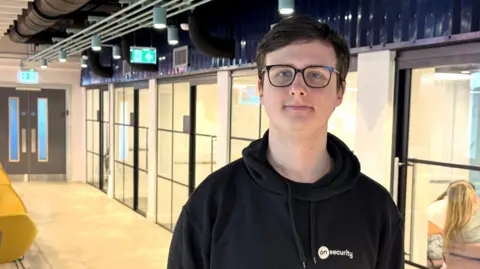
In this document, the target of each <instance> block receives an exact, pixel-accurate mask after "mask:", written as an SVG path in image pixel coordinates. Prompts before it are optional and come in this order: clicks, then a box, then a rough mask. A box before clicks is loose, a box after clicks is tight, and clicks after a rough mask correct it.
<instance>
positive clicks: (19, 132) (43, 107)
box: [0, 88, 67, 181]
mask: <svg viewBox="0 0 480 269" xmlns="http://www.w3.org/2000/svg"><path fill="white" fill-rule="evenodd" d="M66 112H67V111H66V103H65V91H64V90H53V89H52V90H51V89H41V90H38V91H20V90H16V89H14V88H0V149H2V150H0V163H2V166H3V168H4V169H5V171H6V173H7V174H8V175H9V177H10V179H11V180H22V181H23V180H24V179H28V180H45V181H53V180H60V181H63V180H66V116H67V113H66Z"/></svg>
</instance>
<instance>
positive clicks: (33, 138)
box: [30, 128, 37, 153]
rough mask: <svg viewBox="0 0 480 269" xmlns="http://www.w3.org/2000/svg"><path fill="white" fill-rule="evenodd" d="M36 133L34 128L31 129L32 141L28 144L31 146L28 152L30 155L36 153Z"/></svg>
mask: <svg viewBox="0 0 480 269" xmlns="http://www.w3.org/2000/svg"><path fill="white" fill-rule="evenodd" d="M36 135H37V133H36V132H35V128H32V136H31V138H32V141H31V143H30V145H31V148H30V151H31V152H32V153H35V152H36V151H37V137H36Z"/></svg>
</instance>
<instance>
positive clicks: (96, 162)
mask: <svg viewBox="0 0 480 269" xmlns="http://www.w3.org/2000/svg"><path fill="white" fill-rule="evenodd" d="M92 155H93V164H92V167H93V176H92V179H93V185H94V186H96V187H97V188H98V187H99V186H100V156H98V155H96V154H92Z"/></svg>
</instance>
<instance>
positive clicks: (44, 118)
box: [37, 98, 48, 162]
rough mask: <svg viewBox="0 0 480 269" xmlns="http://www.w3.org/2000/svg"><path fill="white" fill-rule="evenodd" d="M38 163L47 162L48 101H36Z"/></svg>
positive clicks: (45, 99)
mask: <svg viewBox="0 0 480 269" xmlns="http://www.w3.org/2000/svg"><path fill="white" fill-rule="evenodd" d="M37 110H38V111H37V125H38V126H37V130H38V136H37V137H38V161H40V162H46V161H48V100H47V98H38V100H37Z"/></svg>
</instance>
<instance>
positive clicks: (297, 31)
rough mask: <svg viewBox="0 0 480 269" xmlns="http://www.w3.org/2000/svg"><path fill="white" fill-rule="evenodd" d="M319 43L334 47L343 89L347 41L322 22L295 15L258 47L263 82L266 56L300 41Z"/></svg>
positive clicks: (348, 55) (259, 66)
mask: <svg viewBox="0 0 480 269" xmlns="http://www.w3.org/2000/svg"><path fill="white" fill-rule="evenodd" d="M313 40H319V41H322V42H326V43H327V44H330V45H332V46H333V49H334V50H335V54H336V58H337V66H336V67H335V68H336V69H338V71H339V72H340V78H339V83H338V84H339V85H338V88H339V89H340V87H342V83H341V82H343V81H345V79H346V78H347V74H348V69H349V68H350V49H349V47H348V44H347V42H346V41H345V38H344V37H343V36H342V35H341V34H340V33H338V32H337V31H336V30H335V29H333V28H332V27H330V26H329V25H328V24H326V23H321V22H319V21H317V20H315V19H313V18H312V17H310V16H307V15H293V16H291V17H288V18H285V19H283V20H281V21H280V22H279V23H277V24H276V25H275V26H274V27H273V28H272V29H271V30H270V31H269V32H268V33H267V34H266V35H265V36H264V38H263V39H262V40H261V41H260V43H259V44H258V47H257V55H256V62H257V68H258V78H259V80H260V81H261V82H262V83H263V74H262V70H263V68H264V67H265V56H266V55H267V53H270V52H272V51H275V50H278V49H281V48H284V47H286V46H288V45H290V44H292V43H294V42H298V41H307V42H310V41H313Z"/></svg>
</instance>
